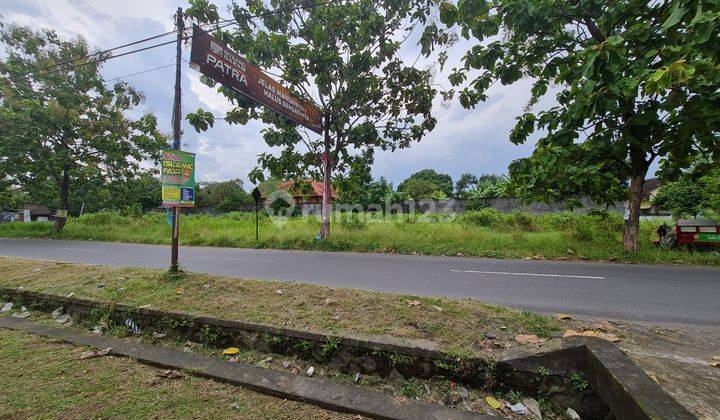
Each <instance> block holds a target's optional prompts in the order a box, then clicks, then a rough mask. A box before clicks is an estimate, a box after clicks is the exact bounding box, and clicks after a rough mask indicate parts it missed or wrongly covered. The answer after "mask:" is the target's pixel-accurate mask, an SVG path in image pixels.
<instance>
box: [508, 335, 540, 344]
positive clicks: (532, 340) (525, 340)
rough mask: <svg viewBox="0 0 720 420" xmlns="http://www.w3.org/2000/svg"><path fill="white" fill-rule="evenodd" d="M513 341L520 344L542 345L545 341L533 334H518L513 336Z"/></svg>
mask: <svg viewBox="0 0 720 420" xmlns="http://www.w3.org/2000/svg"><path fill="white" fill-rule="evenodd" d="M515 341H517V342H518V343H520V344H542V343H544V342H545V339H544V338H539V337H538V336H537V335H535V334H518V335H516V336H515Z"/></svg>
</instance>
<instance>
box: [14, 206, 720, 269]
mask: <svg viewBox="0 0 720 420" xmlns="http://www.w3.org/2000/svg"><path fill="white" fill-rule="evenodd" d="M341 217H342V218H343V219H341ZM345 217H346V216H341V215H340V214H337V215H336V217H335V220H334V223H332V226H331V235H330V238H328V239H326V240H324V241H317V240H315V236H316V234H317V232H318V231H319V228H320V221H319V220H318V219H317V218H299V217H298V218H290V219H288V220H287V221H286V222H285V223H283V224H277V223H275V222H274V221H273V220H271V219H270V218H268V217H267V216H265V215H263V217H261V219H260V239H259V240H258V241H255V224H254V223H255V222H254V215H253V214H250V213H247V214H244V213H229V214H227V215H223V216H218V217H211V216H202V215H196V216H184V217H183V218H182V219H181V224H180V230H181V233H180V242H181V244H183V245H201V246H224V247H242V248H276V249H302V250H323V251H359V252H382V253H391V252H394V253H404V254H424V255H464V256H476V257H494V258H528V257H535V258H547V259H571V260H593V261H624V262H633V263H651V264H655V263H660V264H702V265H720V256H718V254H717V253H713V252H707V251H694V250H675V251H668V250H662V249H658V248H655V247H654V246H653V245H652V241H653V239H655V238H656V234H655V230H656V228H657V226H658V224H659V222H655V221H652V222H651V221H643V222H642V223H641V232H640V235H639V250H638V252H637V253H634V254H625V253H622V252H621V246H620V241H621V231H622V220H621V217H620V215H617V214H611V215H609V217H607V218H601V217H598V216H590V215H580V214H573V213H554V214H545V215H539V216H532V215H528V214H525V213H515V214H511V215H507V214H500V213H497V212H494V211H491V210H483V211H480V212H467V213H464V214H462V215H460V216H459V217H457V218H455V219H449V218H447V217H444V216H428V217H421V216H414V215H412V216H408V215H403V216H388V217H387V218H385V217H374V216H370V215H366V214H361V215H360V216H354V217H351V218H350V220H347V219H345ZM364 218H366V219H364ZM358 219H360V220H358ZM0 236H6V237H20V238H22V237H39V238H43V237H53V238H63V239H77V240H99V241H115V242H137V243H151V244H167V243H169V241H170V227H169V226H168V224H167V222H166V219H165V216H164V215H163V214H159V213H151V214H145V215H144V216H142V217H137V218H133V217H129V216H121V215H119V214H117V213H112V212H99V213H95V214H88V215H84V216H83V217H81V218H71V219H70V220H69V221H68V223H67V225H66V226H65V230H64V231H63V232H62V233H60V234H57V235H54V234H51V224H49V223H29V224H24V223H5V224H0Z"/></svg>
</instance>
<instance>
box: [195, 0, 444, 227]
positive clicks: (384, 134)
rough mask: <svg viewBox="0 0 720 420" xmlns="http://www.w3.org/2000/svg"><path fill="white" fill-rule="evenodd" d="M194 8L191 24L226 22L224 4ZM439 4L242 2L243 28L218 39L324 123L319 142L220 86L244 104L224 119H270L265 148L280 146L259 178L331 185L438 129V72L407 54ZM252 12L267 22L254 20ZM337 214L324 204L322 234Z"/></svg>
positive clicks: (198, 116)
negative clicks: (357, 165)
mask: <svg viewBox="0 0 720 420" xmlns="http://www.w3.org/2000/svg"><path fill="white" fill-rule="evenodd" d="M190 3H191V7H190V8H189V9H188V10H187V11H186V14H187V16H189V17H190V18H191V19H193V20H194V21H196V22H201V23H217V22H218V20H219V13H218V11H217V6H215V5H213V4H210V3H208V2H207V1H206V0H191V2H190ZM433 4H434V1H433V0H409V1H395V0H338V1H333V2H327V3H323V4H304V5H303V6H301V7H298V5H297V3H296V2H294V1H293V0H278V1H274V2H272V6H273V7H274V9H270V8H269V7H268V6H266V4H265V2H262V1H259V0H250V1H247V2H246V5H247V6H246V7H241V6H239V5H238V4H233V6H232V8H231V12H232V16H233V19H234V21H235V22H236V23H237V25H235V26H232V27H231V28H229V29H219V27H218V30H216V31H213V36H215V37H217V38H218V39H220V40H222V41H224V42H227V43H228V44H229V45H230V46H231V47H232V48H233V49H234V50H235V51H236V52H238V53H239V54H242V55H244V56H245V57H246V58H247V59H248V60H249V61H250V62H252V63H253V64H255V65H257V66H258V67H260V68H261V69H263V70H264V71H266V72H268V73H269V74H270V75H272V76H274V77H275V78H276V79H278V80H279V81H280V82H281V83H282V84H283V85H284V86H286V87H287V88H288V89H290V90H291V91H292V92H293V93H294V94H296V95H297V96H298V97H300V98H302V99H304V100H307V101H310V102H311V103H314V104H315V105H316V106H317V107H318V108H319V109H320V111H321V113H322V115H323V124H324V132H323V134H322V135H319V136H318V135H315V134H314V133H307V132H305V130H298V129H297V127H296V126H295V124H293V123H292V122H290V121H288V120H287V119H285V118H283V117H281V116H279V115H278V114H275V113H273V112H272V111H270V110H267V109H265V108H262V107H260V106H259V105H258V104H257V103H253V102H252V101H250V100H248V99H246V98H242V97H240V96H238V94H236V93H234V92H233V91H231V90H228V89H226V88H225V87H220V88H219V89H218V91H219V92H220V93H222V94H223V95H225V96H226V97H227V98H228V99H229V100H230V101H231V102H232V103H233V104H234V105H235V106H236V107H235V108H234V109H233V110H231V111H229V112H228V113H227V114H226V116H225V120H226V121H227V122H229V123H231V124H232V123H239V124H246V123H247V122H248V121H249V120H251V119H257V120H261V121H263V122H265V123H266V124H267V125H266V126H265V129H264V130H263V138H264V140H265V142H266V143H267V145H268V146H273V147H277V148H278V149H279V152H278V153H265V154H262V155H260V157H259V164H260V165H259V167H258V168H256V170H254V171H253V172H252V173H251V174H250V176H251V181H253V182H255V181H256V180H262V179H263V177H264V175H263V172H264V170H266V171H268V172H269V174H270V176H272V177H275V178H279V179H286V178H296V179H301V178H307V177H311V178H322V179H324V181H325V182H326V186H327V185H329V182H330V177H331V176H332V174H338V173H343V172H344V171H345V170H346V169H347V168H348V167H349V166H350V165H352V163H353V162H354V161H355V160H356V159H358V156H361V155H358V154H357V153H358V152H362V151H366V150H368V149H373V148H379V149H382V150H395V149H397V148H404V147H408V146H409V145H410V144H411V143H412V142H415V141H418V140H420V139H422V138H423V136H424V135H425V134H426V133H427V132H429V131H430V130H432V129H433V128H434V127H435V124H436V120H435V118H434V117H433V116H432V114H431V108H432V101H433V98H434V97H435V94H436V90H435V88H434V87H433V83H432V77H431V71H429V70H428V69H419V68H416V67H414V66H413V65H412V63H408V61H407V60H405V59H403V58H402V57H401V56H400V53H399V51H400V48H401V47H402V45H403V43H404V42H405V41H406V40H407V39H409V38H410V37H411V35H412V34H413V29H414V28H415V27H416V26H417V25H418V24H420V25H422V24H424V23H426V16H427V15H428V13H429V12H430V10H431V8H432V7H433ZM250 15H260V16H261V17H260V18H259V19H253V20H248V19H247V17H248V16H250ZM432 28H434V33H436V32H438V30H437V28H436V27H434V26H433V27H432ZM432 28H431V29H430V31H431V32H433V29H432ZM423 34H425V32H423ZM440 38H441V40H442V36H440ZM422 40H423V41H425V43H424V44H423V49H422V52H423V53H429V51H430V46H429V44H427V42H430V40H432V42H435V41H436V40H437V38H436V36H433V37H432V38H431V37H430V36H425V35H424V36H423V37H422ZM206 81H207V80H206ZM210 84H211V85H212V83H210ZM188 118H189V120H190V122H191V123H193V124H194V125H195V127H196V128H197V129H200V130H201V129H204V128H207V126H209V125H212V122H213V117H212V115H211V114H209V113H208V112H204V111H202V110H200V111H199V112H196V113H195V114H192V115H190V116H189V117H188ZM323 156H326V158H327V164H326V165H325V164H323ZM325 190H326V191H327V190H328V188H325ZM325 198H327V197H325ZM328 207H329V206H323V230H322V232H321V234H322V235H323V237H324V236H326V235H327V234H328V232H329V217H328V214H327V212H328V211H329V208H328Z"/></svg>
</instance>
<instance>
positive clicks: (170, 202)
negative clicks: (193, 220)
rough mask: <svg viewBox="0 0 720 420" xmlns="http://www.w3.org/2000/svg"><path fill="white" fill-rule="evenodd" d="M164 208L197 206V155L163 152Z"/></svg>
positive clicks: (171, 151)
mask: <svg viewBox="0 0 720 420" xmlns="http://www.w3.org/2000/svg"><path fill="white" fill-rule="evenodd" d="M160 180H161V182H162V201H163V207H194V206H195V154H194V153H188V152H181V151H179V150H165V151H163V156H162V161H161V175H160Z"/></svg>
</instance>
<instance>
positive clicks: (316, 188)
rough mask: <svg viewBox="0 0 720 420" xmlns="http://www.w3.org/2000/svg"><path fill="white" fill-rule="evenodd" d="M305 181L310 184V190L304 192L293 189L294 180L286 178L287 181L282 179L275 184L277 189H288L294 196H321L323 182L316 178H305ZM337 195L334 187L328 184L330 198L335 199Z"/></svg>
mask: <svg viewBox="0 0 720 420" xmlns="http://www.w3.org/2000/svg"><path fill="white" fill-rule="evenodd" d="M305 182H306V183H309V184H310V190H309V191H308V192H307V193H305V191H303V190H299V189H298V190H294V188H293V187H294V186H295V181H294V180H292V179H291V180H288V181H282V182H280V183H278V184H277V187H276V188H277V189H278V190H284V191H289V192H290V194H291V195H293V196H294V197H308V196H309V197H322V195H323V184H322V182H320V181H316V180H309V179H308V180H305ZM337 197H338V194H337V192H335V189H334V188H332V186H330V198H332V199H335V198H337Z"/></svg>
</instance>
